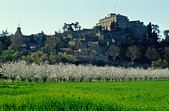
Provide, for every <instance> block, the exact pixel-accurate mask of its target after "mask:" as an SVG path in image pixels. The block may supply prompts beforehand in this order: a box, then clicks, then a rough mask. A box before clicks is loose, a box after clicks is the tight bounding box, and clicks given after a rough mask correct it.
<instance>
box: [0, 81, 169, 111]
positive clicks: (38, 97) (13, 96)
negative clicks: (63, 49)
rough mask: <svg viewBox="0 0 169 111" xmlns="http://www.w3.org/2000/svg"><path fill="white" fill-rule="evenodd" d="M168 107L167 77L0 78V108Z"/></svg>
mask: <svg viewBox="0 0 169 111" xmlns="http://www.w3.org/2000/svg"><path fill="white" fill-rule="evenodd" d="M57 110H59V111H68V110H76V111H85V110H93V111H95V110H98V111H103V110H105V111H109V110H111V111H113V110H115V111H121V110H124V111H125V110H128V111H132V110H135V111H137V110H139V111H143V110H148V111H155V110H157V111H169V81H149V82H108V83H106V82H101V83H99V82H97V83H94V82H93V83H14V84H12V83H9V82H7V83H5V82H2V81H1V82H0V111H57Z"/></svg>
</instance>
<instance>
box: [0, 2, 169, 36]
mask: <svg viewBox="0 0 169 111" xmlns="http://www.w3.org/2000/svg"><path fill="white" fill-rule="evenodd" d="M114 4H116V10H115V12H116V13H119V14H122V15H126V16H128V18H129V19H130V20H140V21H142V22H144V23H145V25H147V24H148V23H149V22H152V23H154V24H158V25H159V26H160V30H161V31H163V30H165V29H169V22H168V21H169V0H0V31H1V30H5V29H8V31H9V32H12V33H15V31H16V28H17V26H18V24H20V25H21V27H22V32H23V34H26V35H30V34H35V33H39V32H41V30H43V31H44V32H45V33H46V34H54V32H55V31H58V30H59V29H62V26H63V24H64V23H65V22H66V23H71V22H76V21H78V22H79V23H80V25H81V26H82V28H91V27H93V26H94V25H96V23H97V22H98V21H99V19H101V18H104V17H105V16H107V14H108V13H113V12H114Z"/></svg>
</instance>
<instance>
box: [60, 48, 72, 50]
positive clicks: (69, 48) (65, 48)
mask: <svg viewBox="0 0 169 111" xmlns="http://www.w3.org/2000/svg"><path fill="white" fill-rule="evenodd" d="M60 50H62V51H72V49H71V48H61V49H60Z"/></svg>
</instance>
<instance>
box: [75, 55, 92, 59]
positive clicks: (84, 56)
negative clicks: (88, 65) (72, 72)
mask: <svg viewBox="0 0 169 111" xmlns="http://www.w3.org/2000/svg"><path fill="white" fill-rule="evenodd" d="M77 58H78V59H93V57H92V56H86V55H79V56H77Z"/></svg>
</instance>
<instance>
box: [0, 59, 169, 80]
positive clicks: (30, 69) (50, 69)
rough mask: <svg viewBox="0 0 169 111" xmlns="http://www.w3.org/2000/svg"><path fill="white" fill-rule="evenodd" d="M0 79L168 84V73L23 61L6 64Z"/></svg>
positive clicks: (0, 69) (156, 70)
mask: <svg viewBox="0 0 169 111" xmlns="http://www.w3.org/2000/svg"><path fill="white" fill-rule="evenodd" d="M0 71H1V73H2V74H3V76H5V77H8V78H9V79H11V80H12V82H14V81H15V79H16V78H18V79H21V81H22V82H25V80H26V78H27V79H28V81H29V82H32V80H34V81H35V82H38V80H39V79H42V81H43V82H46V81H47V79H50V80H53V81H55V82H56V81H57V82H59V81H60V82H66V81H71V82H75V81H80V82H83V81H84V80H86V79H88V81H89V82H92V81H93V80H97V81H99V82H101V81H102V80H104V81H106V82H109V81H126V80H127V81H128V80H129V81H132V80H134V81H137V80H145V81H147V80H168V79H169V69H154V68H148V69H142V68H123V67H112V66H105V67H97V66H93V65H78V66H76V65H73V64H63V63H59V64H54V65H49V64H48V63H47V62H45V63H41V64H40V65H37V64H35V63H32V64H27V63H26V62H25V61H18V62H11V63H5V64H3V65H2V67H1V68H0Z"/></svg>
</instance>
